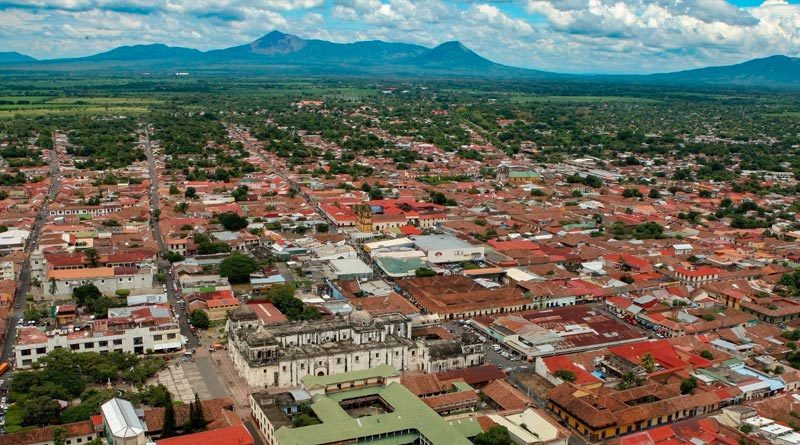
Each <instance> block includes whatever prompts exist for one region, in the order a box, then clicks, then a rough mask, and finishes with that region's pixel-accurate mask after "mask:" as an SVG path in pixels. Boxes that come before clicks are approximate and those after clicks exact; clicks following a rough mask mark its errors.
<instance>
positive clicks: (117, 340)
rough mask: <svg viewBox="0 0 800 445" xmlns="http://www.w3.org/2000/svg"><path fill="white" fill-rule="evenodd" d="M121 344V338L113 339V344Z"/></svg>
mask: <svg viewBox="0 0 800 445" xmlns="http://www.w3.org/2000/svg"><path fill="white" fill-rule="evenodd" d="M121 344H122V339H121V338H118V339H116V340H114V345H121Z"/></svg>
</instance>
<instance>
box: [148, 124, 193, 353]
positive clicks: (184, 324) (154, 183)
mask: <svg viewBox="0 0 800 445" xmlns="http://www.w3.org/2000/svg"><path fill="white" fill-rule="evenodd" d="M144 148H145V153H146V154H147V166H148V170H149V173H150V215H151V218H150V227H151V229H152V231H153V236H154V237H155V239H156V242H157V243H158V248H159V251H161V252H166V250H167V249H166V246H165V244H164V237H163V236H162V235H161V228H160V227H159V225H158V218H157V217H156V215H157V214H158V210H159V199H158V170H157V168H156V160H155V155H154V153H153V144H152V143H151V142H150V129H148V128H147V127H145V130H144ZM158 270H159V272H161V273H163V274H164V275H165V277H166V280H165V281H164V284H165V285H166V287H167V299H168V300H169V302H170V304H171V305H172V309H173V310H174V311H175V313H176V314H181V318H180V320H178V323H179V324H180V327H181V334H183V336H184V337H186V338H187V342H186V345H185V346H186V347H187V348H194V347H197V345H198V342H197V338H196V337H195V336H194V334H193V333H192V330H191V328H190V327H189V322H188V320H187V316H186V314H185V313H182V310H181V309H180V306H179V305H178V295H177V292H176V291H175V282H174V280H173V278H172V273H171V272H170V265H169V263H168V262H166V261H159V263H158Z"/></svg>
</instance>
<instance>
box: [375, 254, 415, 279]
mask: <svg viewBox="0 0 800 445" xmlns="http://www.w3.org/2000/svg"><path fill="white" fill-rule="evenodd" d="M375 262H376V263H378V265H379V266H380V267H381V268H382V269H383V270H385V271H386V273H388V274H390V275H397V274H404V273H409V272H412V271H416V270H417V269H419V268H422V267H426V265H425V262H424V261H422V260H421V259H419V258H402V259H401V258H391V257H384V258H377V259H376V260H375Z"/></svg>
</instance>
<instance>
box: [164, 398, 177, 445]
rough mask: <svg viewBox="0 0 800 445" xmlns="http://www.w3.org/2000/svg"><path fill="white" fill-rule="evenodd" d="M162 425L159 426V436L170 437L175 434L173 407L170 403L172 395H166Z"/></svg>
mask: <svg viewBox="0 0 800 445" xmlns="http://www.w3.org/2000/svg"><path fill="white" fill-rule="evenodd" d="M162 424H163V426H162V427H161V437H172V436H174V435H175V434H177V425H176V424H175V407H174V406H173V405H172V395H171V394H170V395H168V396H167V399H166V403H165V404H164V417H163V422H162Z"/></svg>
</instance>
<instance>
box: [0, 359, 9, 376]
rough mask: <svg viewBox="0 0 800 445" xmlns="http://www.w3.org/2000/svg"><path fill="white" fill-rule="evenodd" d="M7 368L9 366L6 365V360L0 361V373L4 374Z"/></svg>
mask: <svg viewBox="0 0 800 445" xmlns="http://www.w3.org/2000/svg"><path fill="white" fill-rule="evenodd" d="M8 368H10V366H8V362H3V363H0V375H3V374H5V373H6V371H8Z"/></svg>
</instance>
